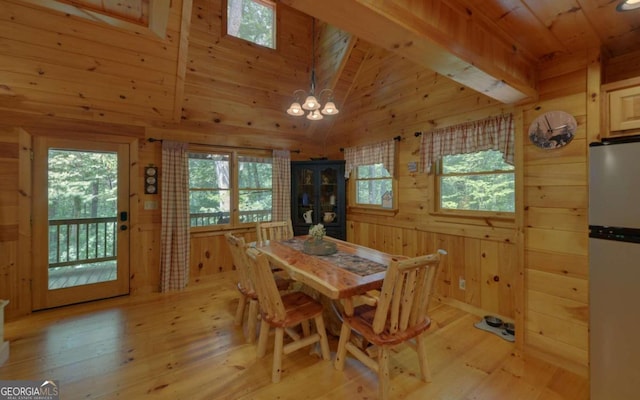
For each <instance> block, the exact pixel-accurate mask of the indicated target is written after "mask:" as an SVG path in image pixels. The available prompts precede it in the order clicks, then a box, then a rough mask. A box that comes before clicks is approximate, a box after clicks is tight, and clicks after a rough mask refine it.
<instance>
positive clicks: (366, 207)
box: [347, 163, 399, 215]
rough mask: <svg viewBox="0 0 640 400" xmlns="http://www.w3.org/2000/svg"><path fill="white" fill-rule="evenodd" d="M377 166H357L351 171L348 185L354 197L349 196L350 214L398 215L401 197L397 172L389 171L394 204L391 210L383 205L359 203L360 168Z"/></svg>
mask: <svg viewBox="0 0 640 400" xmlns="http://www.w3.org/2000/svg"><path fill="white" fill-rule="evenodd" d="M376 164H379V163H376ZM376 164H364V165H357V166H355V167H354V169H353V170H352V171H351V174H350V176H349V179H348V182H349V183H348V185H349V192H350V193H352V194H353V195H351V196H347V199H348V201H347V208H348V210H349V211H350V212H358V213H368V214H377V215H395V214H397V212H398V198H399V196H398V178H397V174H395V171H387V172H389V175H390V177H389V178H388V179H391V195H392V202H393V204H392V206H391V208H387V207H383V206H382V205H381V204H380V205H377V204H363V203H357V190H358V181H359V180H360V179H358V168H359V167H366V166H368V165H376ZM378 179H380V178H376V180H378ZM385 179H387V178H385ZM366 180H371V179H366Z"/></svg>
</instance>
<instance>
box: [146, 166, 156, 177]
mask: <svg viewBox="0 0 640 400" xmlns="http://www.w3.org/2000/svg"><path fill="white" fill-rule="evenodd" d="M145 174H147V176H154V175H155V174H156V169H155V168H153V167H148V168H147V170H146V172H145Z"/></svg>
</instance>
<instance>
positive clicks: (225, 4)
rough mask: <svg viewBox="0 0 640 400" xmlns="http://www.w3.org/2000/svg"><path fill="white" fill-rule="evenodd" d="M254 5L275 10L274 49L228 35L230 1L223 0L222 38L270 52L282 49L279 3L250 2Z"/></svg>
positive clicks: (271, 0) (268, 1) (258, 0)
mask: <svg viewBox="0 0 640 400" xmlns="http://www.w3.org/2000/svg"><path fill="white" fill-rule="evenodd" d="M250 1H253V2H254V3H258V4H262V5H264V6H265V7H270V8H272V9H273V47H269V46H265V45H262V44H259V43H256V42H253V41H251V40H247V39H244V38H242V37H239V36H234V35H231V34H229V33H228V23H227V21H228V18H229V16H228V11H227V10H228V8H229V6H228V3H229V0H222V2H221V3H222V37H224V38H227V39H229V40H238V41H240V42H242V43H249V44H250V45H252V46H256V47H257V48H260V49H265V50H268V51H277V50H278V49H279V48H280V39H279V36H280V35H278V25H279V24H280V16H279V13H278V3H277V2H275V1H274V0H250Z"/></svg>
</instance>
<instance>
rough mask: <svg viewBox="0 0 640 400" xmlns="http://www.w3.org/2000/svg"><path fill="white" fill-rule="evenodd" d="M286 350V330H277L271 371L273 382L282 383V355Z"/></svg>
mask: <svg viewBox="0 0 640 400" xmlns="http://www.w3.org/2000/svg"><path fill="white" fill-rule="evenodd" d="M283 350H284V328H280V327H278V328H276V338H275V343H274V346H273V371H271V381H272V382H273V383H278V382H280V376H281V375H282V353H283Z"/></svg>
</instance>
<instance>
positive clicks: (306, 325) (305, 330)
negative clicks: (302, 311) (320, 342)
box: [300, 320, 311, 337]
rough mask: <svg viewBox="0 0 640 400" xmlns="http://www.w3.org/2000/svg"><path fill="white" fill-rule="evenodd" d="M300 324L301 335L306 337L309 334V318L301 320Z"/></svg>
mask: <svg viewBox="0 0 640 400" xmlns="http://www.w3.org/2000/svg"><path fill="white" fill-rule="evenodd" d="M300 325H302V336H304V337H307V336H309V335H311V328H310V327H309V320H305V321H302V322H301V323H300Z"/></svg>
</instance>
